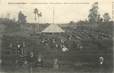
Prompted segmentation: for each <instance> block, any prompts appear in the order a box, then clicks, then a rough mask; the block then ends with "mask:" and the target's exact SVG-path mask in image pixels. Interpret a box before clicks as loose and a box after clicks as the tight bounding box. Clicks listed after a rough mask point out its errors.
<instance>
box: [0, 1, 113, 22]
mask: <svg viewBox="0 0 114 73" xmlns="http://www.w3.org/2000/svg"><path fill="white" fill-rule="evenodd" d="M96 1H98V2H99V12H100V14H103V13H105V12H108V13H109V14H110V16H112V0H0V9H1V10H0V16H1V17H6V14H7V13H9V14H10V18H17V14H18V12H19V11H20V10H21V11H23V13H24V14H25V15H26V16H27V21H28V22H35V21H34V14H33V9H34V8H37V9H39V11H40V12H42V17H41V18H40V23H52V22H53V8H54V10H55V17H54V18H55V20H54V22H55V23H67V22H69V21H75V22H76V21H79V20H85V19H86V18H87V17H88V13H89V9H90V8H91V6H92V4H93V3H94V2H96ZM8 2H10V3H11V2H26V3H27V4H25V5H19V4H8ZM85 2H86V3H89V4H69V5H68V4H67V5H66V4H56V5H54V4H30V3H85Z"/></svg>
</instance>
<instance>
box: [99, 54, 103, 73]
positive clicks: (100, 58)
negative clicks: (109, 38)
mask: <svg viewBox="0 0 114 73" xmlns="http://www.w3.org/2000/svg"><path fill="white" fill-rule="evenodd" d="M103 64H104V57H103V56H100V57H99V70H100V72H102V71H103Z"/></svg>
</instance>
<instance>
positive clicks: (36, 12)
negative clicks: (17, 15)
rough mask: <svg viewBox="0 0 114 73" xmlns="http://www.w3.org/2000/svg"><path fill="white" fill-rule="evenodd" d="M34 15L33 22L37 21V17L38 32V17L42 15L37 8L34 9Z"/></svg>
mask: <svg viewBox="0 0 114 73" xmlns="http://www.w3.org/2000/svg"><path fill="white" fill-rule="evenodd" d="M34 14H35V21H36V20H37V17H38V31H39V17H41V16H42V13H41V12H39V10H38V9H37V8H35V9H34Z"/></svg>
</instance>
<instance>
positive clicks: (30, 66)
mask: <svg viewBox="0 0 114 73" xmlns="http://www.w3.org/2000/svg"><path fill="white" fill-rule="evenodd" d="M33 63H34V54H33V52H30V55H29V56H28V64H29V73H32V71H33Z"/></svg>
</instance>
